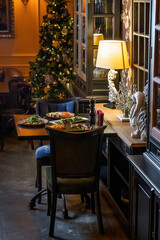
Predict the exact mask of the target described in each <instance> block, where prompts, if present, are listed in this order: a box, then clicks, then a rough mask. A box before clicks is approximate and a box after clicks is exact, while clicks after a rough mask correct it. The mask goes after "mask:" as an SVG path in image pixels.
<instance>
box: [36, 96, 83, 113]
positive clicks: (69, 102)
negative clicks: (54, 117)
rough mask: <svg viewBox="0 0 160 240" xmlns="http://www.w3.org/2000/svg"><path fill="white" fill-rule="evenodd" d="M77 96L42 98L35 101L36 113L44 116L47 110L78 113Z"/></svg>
mask: <svg viewBox="0 0 160 240" xmlns="http://www.w3.org/2000/svg"><path fill="white" fill-rule="evenodd" d="M78 102H79V98H66V99H57V100H48V99H42V100H40V101H38V102H37V103H36V114H37V115H39V116H41V117H44V116H45V115H46V113H48V112H58V111H63V112H72V113H75V114H77V113H78Z"/></svg>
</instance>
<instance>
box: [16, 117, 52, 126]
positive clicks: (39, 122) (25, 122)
mask: <svg viewBox="0 0 160 240" xmlns="http://www.w3.org/2000/svg"><path fill="white" fill-rule="evenodd" d="M46 123H48V120H45V119H42V118H39V117H37V116H36V115H33V116H31V117H29V118H24V119H21V120H19V122H18V127H21V128H44V127H45V124H46Z"/></svg>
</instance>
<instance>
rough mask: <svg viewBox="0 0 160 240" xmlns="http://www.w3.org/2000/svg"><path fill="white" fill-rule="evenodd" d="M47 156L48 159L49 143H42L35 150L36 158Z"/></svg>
mask: <svg viewBox="0 0 160 240" xmlns="http://www.w3.org/2000/svg"><path fill="white" fill-rule="evenodd" d="M42 158H45V159H46V158H48V159H50V145H44V146H41V147H39V148H38V149H37V150H36V159H37V160H38V159H42Z"/></svg>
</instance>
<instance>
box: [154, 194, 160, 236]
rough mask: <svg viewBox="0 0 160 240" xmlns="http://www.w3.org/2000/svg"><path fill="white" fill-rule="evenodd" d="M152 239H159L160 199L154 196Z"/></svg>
mask: <svg viewBox="0 0 160 240" xmlns="http://www.w3.org/2000/svg"><path fill="white" fill-rule="evenodd" d="M153 236H154V238H153V239H154V240H160V199H159V197H157V196H155V201H154V234H153Z"/></svg>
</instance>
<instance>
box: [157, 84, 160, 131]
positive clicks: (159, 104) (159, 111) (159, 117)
mask: <svg viewBox="0 0 160 240" xmlns="http://www.w3.org/2000/svg"><path fill="white" fill-rule="evenodd" d="M156 91H157V93H156V95H157V97H156V99H157V102H156V127H157V128H158V129H160V84H157V86H156Z"/></svg>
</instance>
